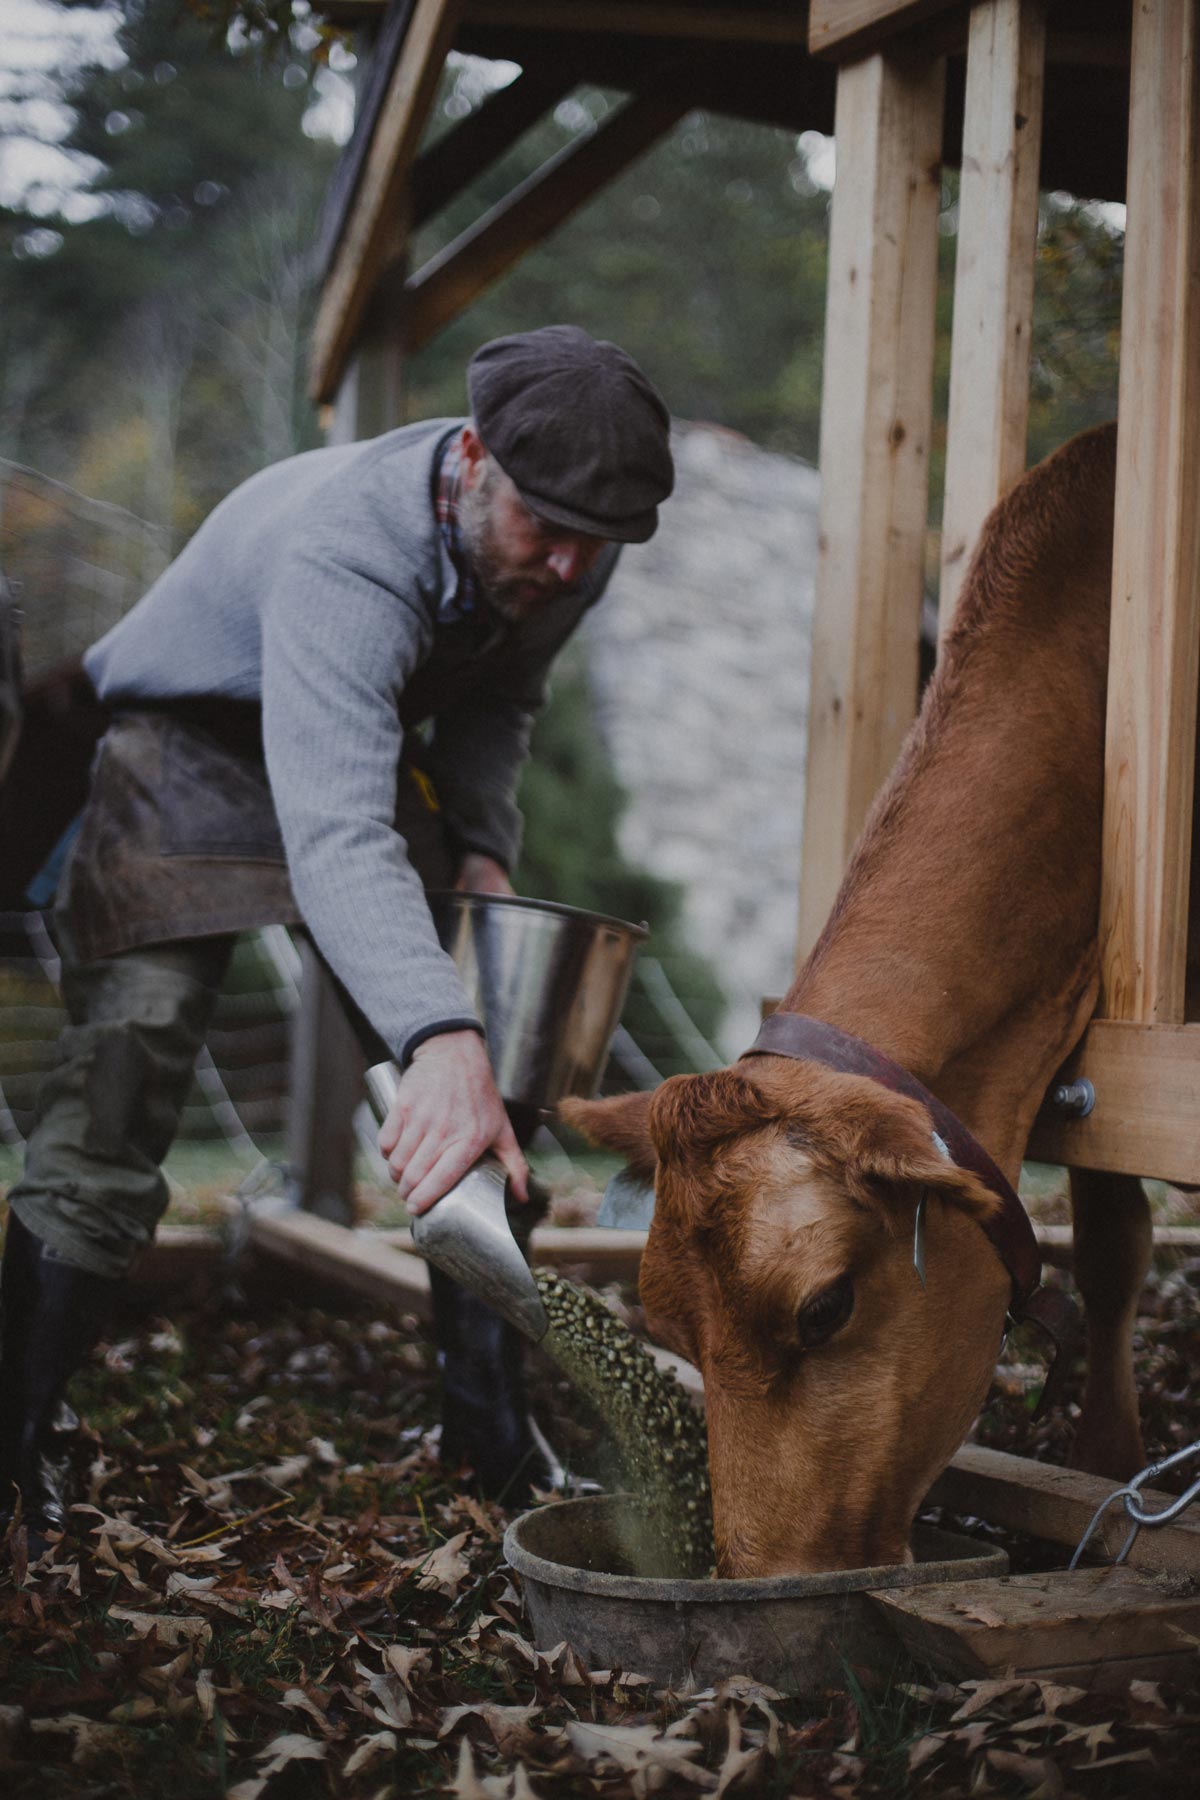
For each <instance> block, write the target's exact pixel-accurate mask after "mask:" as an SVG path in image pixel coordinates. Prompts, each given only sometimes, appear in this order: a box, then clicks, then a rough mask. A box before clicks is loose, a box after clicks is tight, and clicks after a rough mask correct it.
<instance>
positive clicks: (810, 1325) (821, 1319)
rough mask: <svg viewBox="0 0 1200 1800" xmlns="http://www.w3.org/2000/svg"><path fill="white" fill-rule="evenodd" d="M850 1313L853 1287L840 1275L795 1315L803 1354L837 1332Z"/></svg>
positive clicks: (850, 1281)
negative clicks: (803, 1350) (803, 1349)
mask: <svg viewBox="0 0 1200 1800" xmlns="http://www.w3.org/2000/svg"><path fill="white" fill-rule="evenodd" d="M853 1311H854V1283H853V1281H852V1280H851V1279H850V1277H849V1275H843V1276H841V1278H840V1279H839V1280H837V1281H835V1282H834V1283H833V1285H832V1286H831V1287H827V1288H824V1289H823V1290H822V1291H821V1293H819V1294H815V1295H814V1296H813V1298H812V1299H811V1300H810V1301H809V1302H808V1304H807V1305H806V1306H802V1307H801V1308H800V1311H799V1312H798V1313H797V1315H796V1325H797V1328H798V1330H799V1333H800V1342H801V1343H802V1344H803V1345H804V1347H805V1349H806V1350H811V1349H814V1348H815V1347H816V1346H817V1345H818V1344H823V1343H824V1342H825V1340H826V1339H827V1338H831V1337H832V1336H833V1334H834V1332H835V1331H840V1330H841V1328H842V1326H843V1325H844V1324H845V1323H846V1320H847V1319H848V1318H849V1317H850V1314H851V1313H852V1312H853Z"/></svg>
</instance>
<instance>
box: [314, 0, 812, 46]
mask: <svg viewBox="0 0 1200 1800" xmlns="http://www.w3.org/2000/svg"><path fill="white" fill-rule="evenodd" d="M386 4H387V0H324V4H323V5H321V6H320V7H319V8H318V10H319V11H320V12H321V13H322V15H324V16H325V17H327V18H331V19H334V20H335V21H342V20H350V21H352V22H357V21H359V20H363V19H366V18H369V17H372V16H374V15H377V14H378V13H379V12H381V11H382V10H383V7H384V6H385V5H386ZM463 18H464V22H465V23H467V24H473V25H474V24H479V25H488V26H492V25H497V26H498V25H503V26H508V27H510V28H512V29H513V30H517V31H553V32H557V33H560V34H561V35H564V36H565V35H566V34H567V33H568V32H574V33H576V34H577V35H578V34H579V33H581V32H604V33H608V34H609V35H620V36H622V37H654V38H678V39H680V40H681V41H682V42H684V43H697V42H700V43H742V44H804V43H806V42H807V40H808V22H807V19H806V18H805V15H804V11H803V8H801V7H795V8H788V9H786V10H785V9H780V10H772V9H771V8H768V7H755V6H740V5H738V4H736V0H732V3H729V4H726V5H725V6H722V7H714V6H704V7H699V6H695V5H693V4H690V3H689V0H647V3H646V4H645V5H639V4H637V0H571V4H570V5H567V6H564V5H563V4H562V0H467V4H466V6H465V7H464V9H463Z"/></svg>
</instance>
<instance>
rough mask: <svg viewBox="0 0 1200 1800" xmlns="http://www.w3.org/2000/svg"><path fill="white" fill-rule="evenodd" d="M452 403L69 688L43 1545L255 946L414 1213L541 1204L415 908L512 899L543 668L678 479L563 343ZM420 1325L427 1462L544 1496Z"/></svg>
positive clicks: (35, 1481) (473, 1326) (360, 457)
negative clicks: (438, 1412)
mask: <svg viewBox="0 0 1200 1800" xmlns="http://www.w3.org/2000/svg"><path fill="white" fill-rule="evenodd" d="M468 389H469V394H470V401H471V409H472V412H471V418H470V419H469V420H467V421H465V422H464V421H461V420H458V421H455V420H433V421H430V422H426V423H423V424H418V425H412V426H408V427H405V428H403V429H401V430H399V431H394V432H389V433H387V434H386V435H385V436H383V437H381V438H376V439H373V440H371V441H368V442H365V443H359V444H351V445H346V446H341V447H337V448H332V449H326V450H317V451H311V452H309V453H308V454H306V455H303V456H298V457H293V458H291V459H290V460H288V461H287V462H284V463H280V464H277V465H276V466H275V467H273V468H270V469H267V470H264V471H263V472H262V473H260V474H258V475H256V476H254V477H253V478H252V479H251V480H249V481H248V482H246V483H244V484H243V485H242V486H241V487H240V488H238V489H237V490H235V492H234V493H233V494H231V495H230V496H229V498H228V499H226V500H225V501H224V502H223V503H222V504H221V505H220V506H218V507H217V508H216V510H215V511H214V512H213V513H212V515H211V516H210V517H209V519H208V520H207V521H206V522H205V523H204V524H203V525H202V526H201V527H200V529H199V531H197V533H196V535H195V536H194V538H193V539H192V540H191V542H190V543H189V544H188V546H187V548H186V549H185V550H184V551H183V552H182V554H181V555H180V556H179V557H178V558H177V559H176V561H175V562H174V563H173V564H172V565H171V567H170V568H169V569H168V570H167V571H166V572H165V574H164V575H163V576H162V577H161V578H160V580H159V581H158V582H156V583H155V585H154V586H153V587H152V588H151V589H150V591H149V593H148V594H147V595H146V596H145V597H144V598H143V599H142V601H141V602H140V603H139V604H138V605H137V606H136V607H135V608H134V609H133V611H132V612H131V613H129V614H128V615H127V617H126V618H125V619H123V620H122V621H121V622H120V624H118V625H117V626H116V627H115V629H114V630H112V631H111V632H109V633H108V635H107V636H106V637H104V638H102V639H101V640H100V641H99V643H97V644H95V645H93V647H92V649H91V650H90V651H89V652H88V653H87V655H86V657H85V659H84V661H85V667H86V670H87V673H88V675H89V676H90V678H91V681H92V683H93V685H94V687H95V689H96V691H97V693H98V694H99V697H100V699H101V700H102V701H104V702H105V703H106V704H107V705H108V706H109V707H110V708H111V709H112V713H113V718H112V723H111V725H110V727H109V730H108V732H107V735H106V736H105V738H104V741H103V744H102V746H101V749H100V752H99V755H98V757H97V761H96V764H95V767H94V771H93V779H92V787H91V794H90V797H89V800H88V804H87V806H86V807H85V809H84V811H83V814H82V816H81V819H80V820H79V822H78V825H77V828H76V829H75V830H74V833H73V835H72V836H71V841H70V846H69V849H68V850H67V852H66V857H65V869H64V871H63V873H62V877H61V882H60V886H59V897H58V907H57V918H58V924H59V931H60V940H61V948H62V954H63V991H64V997H65V1000H66V1004H67V1009H68V1015H69V1018H70V1025H69V1026H68V1028H67V1030H66V1031H65V1032H64V1035H63V1039H62V1044H61V1050H60V1060H59V1063H58V1066H57V1067H56V1068H55V1070H54V1071H53V1072H52V1073H51V1074H50V1075H49V1076H48V1077H47V1079H46V1082H45V1084H44V1089H43V1094H42V1096H41V1100H40V1105H39V1114H38V1120H37V1123H36V1125H35V1128H34V1131H33V1133H32V1135H31V1138H30V1141H29V1146H28V1151H27V1156H26V1165H25V1171H24V1174H23V1176H22V1178H21V1180H20V1181H19V1182H18V1183H17V1184H16V1186H15V1187H14V1188H13V1190H12V1192H11V1194H10V1196H9V1202H10V1212H9V1225H8V1233H7V1239H6V1244H5V1254H4V1264H3V1275H2V1280H0V1505H4V1504H6V1503H8V1504H11V1499H12V1492H13V1488H14V1487H15V1488H16V1489H17V1490H19V1492H20V1494H21V1497H22V1500H23V1504H24V1510H25V1516H26V1518H27V1520H28V1521H29V1523H30V1524H31V1526H32V1527H33V1528H34V1529H35V1530H37V1531H39V1532H41V1531H43V1530H46V1529H54V1528H57V1527H59V1526H60V1525H61V1523H62V1521H63V1516H64V1515H63V1501H62V1496H61V1493H60V1490H59V1486H58V1483H57V1480H56V1477H55V1473H54V1471H53V1469H52V1467H51V1460H52V1459H51V1457H50V1448H51V1442H52V1428H53V1424H54V1420H55V1417H56V1414H57V1412H58V1409H59V1404H60V1401H61V1398H62V1395H63V1391H64V1389H65V1385H66V1383H67V1381H68V1380H69V1378H70V1376H71V1374H72V1373H73V1372H74V1370H75V1369H76V1368H77V1367H78V1365H79V1363H80V1362H81V1360H82V1359H83V1357H84V1356H85V1355H86V1354H87V1352H88V1351H89V1349H90V1348H91V1347H92V1345H93V1344H94V1343H95V1342H96V1339H97V1338H98V1336H99V1334H100V1331H101V1329H102V1326H103V1322H104V1318H105V1315H106V1312H107V1309H108V1305H109V1303H110V1301H111V1299H112V1298H113V1296H114V1294H115V1292H116V1291H117V1289H118V1287H119V1284H120V1280H121V1278H122V1276H123V1275H124V1274H125V1272H126V1270H127V1269H128V1266H129V1264H130V1262H131V1260H132V1258H133V1256H134V1255H135V1254H136V1252H137V1251H138V1249H139V1248H141V1246H142V1245H143V1244H145V1243H147V1242H148V1241H149V1240H150V1238H151V1237H152V1235H153V1232H154V1228H155V1225H156V1223H157V1221H158V1219H159V1217H160V1216H161V1214H162V1211H163V1208H164V1206H165V1204H166V1188H165V1183H164V1180H163V1177H162V1173H161V1170H160V1167H159V1165H160V1163H161V1161H162V1158H163V1157H164V1156H165V1154H166V1152H167V1149H168V1148H169V1146H170V1143H171V1140H172V1138H173V1136H174V1133H175V1130H176V1128H177V1124H178V1119H179V1112H180V1109H181V1107H182V1105H183V1101H184V1098H185V1095H186V1093H187V1089H188V1086H189V1083H190V1080H191V1073H192V1067H193V1063H194V1060H195V1057H196V1054H197V1052H198V1051H199V1049H200V1046H201V1044H202V1042H203V1039H204V1035H205V1031H206V1029H207V1026H208V1024H209V1021H210V1019H211V1016H212V1010H213V1006H214V1004H215V1000H216V995H217V991H218V989H219V987H220V983H221V980H222V977H223V974H224V971H225V968H226V966H227V963H228V959H229V955H230V953H231V949H232V944H233V939H234V935H235V934H236V933H237V932H239V931H243V930H246V929H249V928H252V927H255V926H259V925H263V924H267V923H271V922H284V923H289V924H293V925H303V926H304V927H305V928H306V929H307V931H308V932H309V933H310V934H311V937H312V939H313V941H314V943H315V944H316V947H317V949H318V951H319V953H320V954H321V956H322V957H323V958H324V960H325V961H326V962H327V964H328V966H329V968H330V969H331V970H332V971H333V974H334V976H335V977H336V979H337V980H338V982H339V983H340V984H341V987H342V989H343V990H344V992H345V994H346V996H347V998H348V1002H349V1005H350V1008H351V1013H352V1016H356V1017H357V1019H358V1022H359V1024H360V1026H361V1029H362V1031H363V1034H364V1037H366V1038H367V1039H368V1040H370V1041H371V1048H372V1052H373V1054H374V1056H375V1060H379V1059H380V1057H382V1056H383V1055H384V1054H390V1055H392V1056H394V1057H395V1059H396V1060H397V1061H398V1062H399V1064H400V1065H401V1068H402V1070H403V1075H402V1079H401V1081H400V1084H399V1091H398V1094H397V1098H396V1102H395V1104H394V1106H393V1107H392V1109H391V1111H390V1113H389V1115H388V1118H387V1120H386V1121H385V1123H384V1125H383V1128H382V1130H381V1132H380V1145H381V1148H382V1150H383V1152H384V1154H385V1155H386V1156H387V1158H388V1163H389V1167H390V1169H391V1172H392V1174H393V1176H394V1178H395V1179H396V1181H397V1183H398V1185H399V1190H400V1193H401V1194H402V1196H403V1197H404V1198H405V1199H406V1200H407V1201H408V1203H409V1205H410V1207H411V1208H412V1209H414V1210H416V1211H421V1210H423V1209H424V1208H426V1207H427V1206H430V1205H432V1204H433V1203H434V1202H435V1201H436V1200H437V1199H438V1198H439V1197H440V1196H441V1195H442V1194H444V1193H445V1192H447V1191H448V1189H449V1188H450V1187H452V1186H453V1185H454V1183H455V1182H456V1181H457V1180H458V1179H459V1178H460V1177H461V1176H462V1175H463V1174H464V1173H465V1172H466V1170H467V1169H468V1168H469V1167H470V1166H471V1165H472V1164H473V1163H474V1162H475V1161H476V1160H477V1159H478V1158H479V1157H480V1156H481V1155H482V1154H483V1153H484V1152H485V1151H487V1150H489V1149H490V1150H491V1151H493V1152H494V1154H495V1155H496V1156H497V1157H498V1158H499V1159H500V1161H501V1162H502V1163H503V1164H504V1166H505V1168H506V1169H507V1171H508V1174H509V1176H510V1179H511V1185H512V1188H513V1191H514V1192H515V1194H516V1196H517V1197H518V1198H519V1199H525V1198H526V1197H527V1194H528V1187H527V1170H526V1165H525V1160H524V1157H523V1155H522V1152H521V1149H520V1147H519V1145H518V1143H517V1139H516V1137H515V1135H514V1131H513V1127H512V1124H511V1123H510V1122H509V1119H508V1118H507V1116H506V1114H505V1111H504V1107H503V1104H502V1102H501V1100H500V1096H499V1094H498V1093H497V1091H496V1086H495V1083H494V1081H493V1079H492V1075H491V1070H490V1066H489V1063H488V1058H487V1050H486V1046H485V1044H484V1041H483V1036H482V1030H483V1028H482V1025H481V1023H480V1021H479V1020H478V1019H477V1018H476V1017H475V1015H474V1012H473V1010H472V1008H471V1006H470V1004H469V1003H468V1000H467V997H466V994H465V993H464V991H463V988H462V984H461V982H460V981H459V978H458V974H457V972H456V970H455V968H454V965H453V963H452V962H451V960H450V958H449V957H448V956H447V955H446V954H445V952H444V951H443V950H442V949H441V947H440V946H439V944H438V941H437V937H436V934H435V932H434V929H433V924H432V921H431V918H430V915H429V909H428V907H427V905H426V903H425V900H424V887H435V886H438V887H450V886H454V885H456V884H457V885H458V886H461V887H468V888H472V889H476V890H482V891H485V892H497V893H507V892H511V888H510V886H509V879H508V875H509V871H510V869H511V868H512V866H513V863H514V861H515V858H516V853H517V848H518V838H519V817H518V814H517V811H516V807H515V804H514V797H513V796H514V792H515V788H516V782H517V776H518V772H519V768H520V765H521V762H522V759H523V757H524V755H525V753H526V748H527V744H528V737H529V729H530V723H531V719H532V716H533V714H534V712H535V711H536V709H537V707H538V706H539V704H540V703H541V700H542V698H543V690H544V684H545V679H546V674H547V671H548V669H549V667H550V664H551V662H552V660H553V658H554V656H555V654H556V653H557V651H558V650H559V649H560V648H561V646H562V644H563V643H564V642H565V640H566V639H567V638H568V637H569V635H570V634H571V632H572V631H573V630H574V629H575V627H576V625H577V624H578V623H579V621H580V619H581V618H582V617H583V615H584V613H585V612H586V611H587V609H588V607H589V606H591V605H593V604H594V603H595V601H596V600H598V599H599V597H600V595H601V594H602V592H603V590H604V587H605V585H606V583H607V581H608V579H609V577H610V575H611V573H612V569H613V566H614V563H615V561H616V556H617V553H618V549H619V546H620V544H621V543H635V542H643V541H645V540H646V539H647V538H649V537H650V536H651V534H652V533H653V531H654V529H655V526H656V523H657V507H658V505H659V503H660V502H661V501H662V500H664V499H665V498H666V496H667V495H668V494H669V493H670V491H671V487H672V482H673V471H672V465H671V457H670V449H669V440H668V425H669V421H668V415H667V411H666V408H665V406H664V405H663V402H662V400H661V398H660V397H659V395H658V394H657V392H656V391H655V390H654V388H653V387H652V386H651V384H650V383H649V382H648V381H647V379H646V377H645V376H644V375H643V374H642V372H641V370H640V369H639V368H638V367H637V365H636V364H635V363H634V362H633V361H632V360H631V358H629V357H628V356H626V355H625V353H624V352H623V351H621V350H619V349H618V348H617V347H616V346H615V345H612V344H607V343H601V342H597V341H595V340H593V339H592V338H590V337H589V336H587V334H586V333H584V332H582V331H580V330H578V329H576V328H574V327H571V326H564V325H555V326H548V327H545V328H544V329H542V330H539V331H532V332H528V333H522V334H519V335H517V336H513V337H507V338H501V339H498V340H496V341H494V342H492V343H490V344H486V345H484V347H483V348H482V349H481V350H480V351H479V352H478V353H477V354H476V356H475V357H474V358H473V360H472V362H471V364H470V367H469V370H468ZM435 809H436V810H435ZM423 884H424V885H423ZM435 1315H436V1329H437V1332H438V1336H439V1340H440V1343H441V1345H442V1349H443V1374H444V1384H445V1396H446V1415H445V1421H444V1426H445V1429H444V1437H443V1454H444V1455H447V1456H449V1457H450V1458H451V1459H453V1460H458V1459H460V1458H461V1459H463V1460H466V1461H469V1462H470V1463H472V1465H473V1466H474V1468H475V1470H476V1473H477V1475H478V1476H479V1477H480V1479H481V1481H482V1484H483V1485H484V1486H485V1487H486V1488H490V1489H491V1490H492V1491H493V1492H496V1491H500V1490H502V1489H505V1488H507V1490H508V1497H510V1498H512V1497H513V1493H514V1492H515V1491H516V1486H517V1485H518V1484H527V1482H528V1479H529V1478H530V1476H531V1475H533V1476H535V1477H536V1476H538V1475H543V1476H544V1473H545V1471H544V1468H541V1469H539V1467H538V1465H537V1449H538V1445H537V1442H536V1440H535V1439H534V1437H533V1436H532V1434H531V1426H530V1422H529V1421H528V1419H527V1416H526V1413H525V1408H524V1397H523V1389H522V1382H521V1373H520V1357H519V1352H518V1349H517V1346H516V1344H515V1343H514V1342H513V1341H512V1334H511V1331H510V1329H509V1328H507V1327H504V1326H503V1325H502V1324H501V1323H500V1321H499V1320H498V1319H497V1318H496V1315H495V1314H492V1313H491V1312H490V1309H486V1308H481V1307H480V1306H479V1304H478V1303H477V1302H473V1301H472V1300H471V1299H470V1297H469V1296H467V1295H466V1294H465V1293H464V1292H463V1290H461V1289H459V1288H457V1287H456V1286H455V1285H454V1284H453V1283H450V1282H447V1281H446V1280H445V1279H444V1278H443V1279H441V1280H439V1281H438V1282H437V1283H436V1284H435Z"/></svg>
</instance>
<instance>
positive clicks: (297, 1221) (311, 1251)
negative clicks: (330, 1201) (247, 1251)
mask: <svg viewBox="0 0 1200 1800" xmlns="http://www.w3.org/2000/svg"><path fill="white" fill-rule="evenodd" d="M248 1224H249V1234H250V1242H251V1244H252V1245H253V1246H254V1248H255V1249H256V1250H261V1251H263V1252H264V1253H265V1254H266V1255H268V1256H271V1257H273V1258H274V1259H275V1260H276V1261H278V1262H283V1263H286V1264H287V1265H288V1266H289V1267H290V1268H295V1269H302V1270H303V1271H304V1272H305V1273H306V1274H309V1275H313V1276H316V1277H317V1278H319V1279H320V1280H322V1281H326V1280H328V1281H332V1282H334V1283H336V1284H338V1285H340V1286H342V1287H348V1288H351V1289H353V1291H354V1292H355V1293H359V1294H369V1295H371V1296H372V1298H374V1299H376V1300H382V1301H385V1302H387V1303H388V1304H389V1305H395V1306H398V1307H400V1308H402V1309H403V1311H405V1312H409V1313H412V1314H414V1315H415V1317H417V1318H418V1319H421V1320H427V1319H431V1318H432V1317H433V1303H432V1300H431V1298H430V1291H429V1272H428V1270H427V1269H426V1267H425V1264H424V1263H423V1262H422V1261H421V1259H420V1258H419V1257H416V1256H406V1255H405V1254H404V1252H403V1250H396V1249H393V1248H392V1246H391V1245H390V1244H385V1243H383V1242H381V1239H380V1234H379V1233H378V1232H377V1231H354V1230H351V1229H350V1228H349V1227H347V1226H345V1225H339V1224H337V1223H336V1222H335V1221H334V1220H332V1219H321V1218H318V1217H317V1216H316V1215H315V1214H314V1213H306V1212H292V1211H289V1212H274V1213H272V1212H265V1211H256V1210H255V1209H254V1208H253V1207H251V1208H250V1210H249V1214H248Z"/></svg>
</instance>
